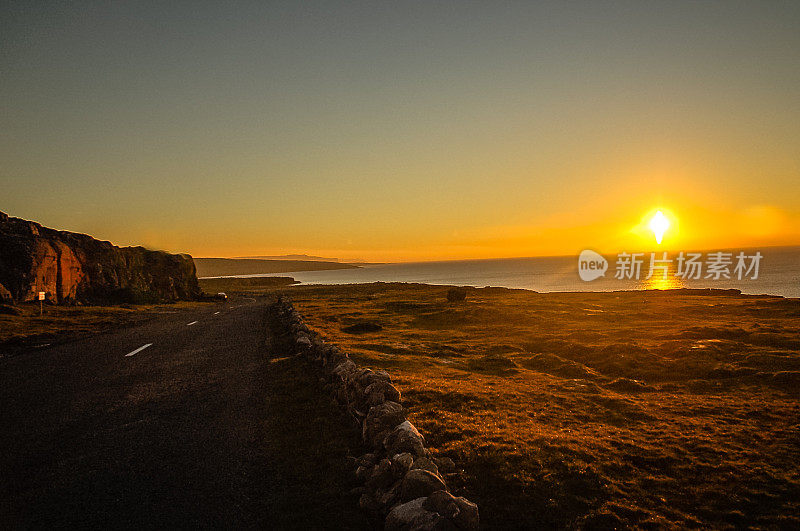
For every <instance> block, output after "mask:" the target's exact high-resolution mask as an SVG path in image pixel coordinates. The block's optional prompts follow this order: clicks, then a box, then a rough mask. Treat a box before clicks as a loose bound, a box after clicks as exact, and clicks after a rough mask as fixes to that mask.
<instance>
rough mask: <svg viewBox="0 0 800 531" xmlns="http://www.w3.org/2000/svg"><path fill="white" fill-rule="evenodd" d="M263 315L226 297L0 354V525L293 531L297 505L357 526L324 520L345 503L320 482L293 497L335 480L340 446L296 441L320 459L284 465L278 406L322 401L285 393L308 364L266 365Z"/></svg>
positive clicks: (305, 406) (313, 407)
mask: <svg viewBox="0 0 800 531" xmlns="http://www.w3.org/2000/svg"><path fill="white" fill-rule="evenodd" d="M263 318H264V303H263V302H256V301H255V300H254V299H249V300H244V299H240V300H233V301H231V302H230V303H229V304H220V305H208V306H203V307H200V308H197V309H185V310H177V311H176V312H175V313H174V314H168V315H167V316H164V317H159V318H158V319H156V320H152V321H150V322H147V323H145V324H142V325H139V326H136V327H131V328H124V329H120V330H117V331H114V332H108V333H103V334H99V335H96V336H93V337H89V338H86V339H83V340H80V341H75V342H71V343H65V344H62V345H56V346H52V347H49V348H45V349H40V350H36V351H31V352H26V353H23V354H19V355H16V356H14V357H11V358H7V359H3V360H0V419H2V431H1V433H0V471H1V472H0V486H1V487H2V490H0V523H2V524H3V525H2V527H4V528H6V527H26V528H28V527H52V526H59V527H64V526H70V527H74V526H80V527H93V528H100V527H103V528H108V527H115V528H120V527H122V528H141V527H145V528H156V527H158V528H163V527H181V528H185V527H198V526H199V527H249V528H258V527H260V528H270V527H275V526H278V527H301V526H302V525H303V524H304V519H303V516H302V513H303V511H306V512H308V513H309V514H310V515H311V516H307V517H306V520H307V521H306V522H305V523H307V524H308V525H317V526H319V525H321V526H323V527H324V526H330V527H336V522H337V521H338V522H340V523H343V522H345V521H347V522H349V523H348V525H349V526H356V527H361V526H363V524H364V522H363V521H362V520H359V518H360V517H359V516H357V515H355V514H352V513H350V512H348V511H349V509H348V508H347V507H343V508H342V510H343V511H345V512H346V514H333V515H328V517H326V516H325V514H324V513H325V512H326V511H335V510H336V509H332V507H334V506H335V507H339V506H342V500H341V499H333V498H335V496H333V497H331V496H328V498H331V499H324V496H325V494H324V492H325V489H324V488H321V489H319V490H320V491H322V492H323V495H322V498H320V497H319V496H316V497H315V498H314V499H312V500H310V501H309V500H306V505H307V506H306V507H305V508H303V507H296V508H295V507H293V506H292V505H293V503H294V500H296V499H298V498H299V499H303V498H304V496H306V490H302V489H306V485H307V484H308V483H309V482H314V481H315V480H316V478H315V477H314V476H315V475H317V473H318V472H321V473H323V474H325V475H326V476H330V477H328V478H326V480H327V481H340V480H341V478H340V477H338V476H341V475H342V474H343V471H342V470H340V469H339V468H337V467H338V466H339V465H338V464H336V463H339V462H340V461H341V462H343V461H344V456H343V455H340V452H342V448H335V453H336V454H337V455H330V456H328V457H327V458H325V459H327V461H326V460H325V459H322V458H321V457H320V456H319V455H317V454H319V453H320V450H319V449H317V448H314V447H306V451H307V452H308V453H310V454H314V455H313V458H315V459H317V460H318V461H319V462H320V465H319V466H321V467H323V469H322V470H321V471H318V470H317V469H315V468H314V467H308V466H306V467H302V466H297V465H296V464H295V463H292V462H291V460H292V459H295V460H297V462H298V463H302V462H303V459H304V456H303V455H302V454H303V452H304V450H303V448H304V447H303V442H302V441H299V442H297V444H296V445H295V443H294V442H293V441H292V440H291V437H292V435H291V433H288V434H287V433H283V432H290V431H291V430H287V429H285V428H283V427H280V426H282V424H281V423H284V424H285V423H286V422H287V420H286V419H285V418H282V417H281V415H289V414H294V413H292V412H291V409H292V408H293V407H294V408H299V411H303V412H304V413H303V414H304V415H305V414H308V412H309V411H310V412H311V413H312V414H319V415H320V419H325V418H327V416H323V415H330V411H319V410H320V409H324V406H321V405H320V404H325V403H326V402H324V401H323V402H318V401H317V394H320V393H319V391H318V390H317V389H315V391H316V392H317V393H316V394H315V395H313V396H312V395H309V396H310V397H311V398H308V397H306V398H302V397H301V398H300V399H299V400H301V401H302V400H305V402H304V403H298V400H295V399H293V398H292V397H291V396H288V395H292V394H293V393H295V391H294V389H304V388H305V387H308V386H309V383H308V382H298V376H297V375H302V374H303V373H304V372H305V369H304V368H302V367H298V366H294V365H292V364H296V363H298V361H296V360H294V361H293V360H289V359H288V358H285V359H284V360H283V362H282V363H283V365H281V363H274V362H275V361H276V360H279V359H280V358H279V357H278V356H277V353H275V352H270V348H269V339H268V338H266V337H265V335H266V332H265V330H266V327H265V326H264V322H263ZM282 367H283V368H282ZM281 371H282V372H281ZM292 371H294V372H292ZM281 379H282V380H281ZM300 379H302V378H300ZM276 381H278V382H282V383H281V384H275V382H276ZM313 382H316V380H315V379H314V380H313ZM300 384H302V385H303V386H305V387H297V386H298V385H300ZM275 385H281V386H282V387H280V389H281V391H280V392H281V395H282V396H281V397H280V400H282V402H276V400H277V399H278V397H277V395H276V394H275V393H271V390H273V389H274V388H275V387H274V386H275ZM320 396H321V395H320ZM325 400H327V399H325ZM270 404H273V406H272V407H271V406H270ZM328 407H330V405H328ZM278 408H279V409H280V411H278V410H277V409H278ZM276 419H277V420H276ZM292 421H294V419H292ZM319 424H320V425H322V424H324V420H320V421H319ZM334 425H338V424H334ZM276 426H277V427H278V428H276ZM312 428H313V427H312ZM276 430H279V431H280V437H279V438H277V440H278V442H277V443H276V442H275V441H276V436H275V434H276V433H277V432H276ZM298 436H299V435H298ZM314 436H315V434H314V433H312V434H311V435H310V436H309V435H308V434H305V435H304V437H305V438H306V439H309V438H311V439H313V437H314ZM287 437H288V438H287ZM286 446H296V448H288V449H287V448H286ZM329 446H331V445H329ZM334 446H335V445H334ZM323 453H324V452H323ZM326 463H329V464H330V463H334V464H330V465H329V467H332V468H333V469H334V470H332V471H331V470H325V469H324V466H326ZM287 468H290V469H291V470H298V471H299V472H297V473H296V474H295V473H291V472H286V471H285V470H286V469H287ZM337 474H338V476H337ZM341 481H343V480H341ZM341 487H342V486H339V487H337V488H338V489H339V490H341ZM315 488H317V486H316V485H312V486H311V487H310V488H309V489H307V490H308V492H314V490H315ZM298 489H301V490H298ZM329 490H331V489H329ZM315 504H316V507H315ZM344 505H353V506H354V502H353V501H347V503H345V504H344ZM315 511H316V513H315ZM293 512H297V513H298V514H293ZM315 514H316V515H315ZM331 516H332V517H333V518H331ZM309 518H310V519H311V520H308V519H309ZM314 518H316V520H314ZM342 518H343V519H344V520H342ZM347 519H349V520H347Z"/></svg>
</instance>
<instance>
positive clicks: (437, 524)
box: [384, 498, 456, 531]
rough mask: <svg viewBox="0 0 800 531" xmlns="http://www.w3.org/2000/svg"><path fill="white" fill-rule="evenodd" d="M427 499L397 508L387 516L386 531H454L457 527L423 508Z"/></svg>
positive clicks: (437, 514) (418, 499) (413, 501)
mask: <svg viewBox="0 0 800 531" xmlns="http://www.w3.org/2000/svg"><path fill="white" fill-rule="evenodd" d="M425 500H426V498H417V499H415V500H410V501H408V502H406V503H403V504H400V505H397V506H395V507H394V508H393V509H392V510H391V511H389V514H388V515H387V516H386V522H385V524H384V529H385V531H433V530H443V531H444V530H453V529H456V528H455V526H454V525H453V524H452V523H451V522H450V521H449V520H447V519H446V518H444V517H443V516H441V515H440V514H439V513H437V512H435V511H429V510H427V509H425V508H424V507H423V505H424V504H425Z"/></svg>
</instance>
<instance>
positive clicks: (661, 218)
mask: <svg viewBox="0 0 800 531" xmlns="http://www.w3.org/2000/svg"><path fill="white" fill-rule="evenodd" d="M649 226H650V230H652V231H653V235H654V236H655V237H656V243H657V244H659V245H661V240H662V239H663V238H664V233H665V232H667V229H669V219H667V216H665V215H664V213H663V212H661V211H660V210H659V211H657V212H656V213H655V214H654V215H653V217H652V218H651V219H650V225H649Z"/></svg>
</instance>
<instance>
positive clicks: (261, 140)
mask: <svg viewBox="0 0 800 531" xmlns="http://www.w3.org/2000/svg"><path fill="white" fill-rule="evenodd" d="M2 11H3V12H2V16H0V45H1V46H2V55H0V70H1V71H2V72H3V75H2V80H0V107H2V116H3V118H2V124H3V125H2V129H1V130H2V136H0V180H2V190H3V193H2V196H0V210H3V211H5V212H7V213H8V214H10V215H12V216H17V217H23V218H27V219H33V220H36V221H39V222H41V223H43V224H45V225H47V226H52V227H55V228H61V229H68V230H73V231H78V232H86V233H89V234H92V235H93V236H95V237H98V238H101V239H108V240H111V241H113V242H114V243H116V244H119V245H139V244H141V245H145V246H149V247H153V248H161V249H167V250H170V251H174V252H188V253H190V254H192V255H194V256H250V255H274V254H288V253H308V254H314V255H322V256H332V257H338V258H341V259H344V260H349V259H363V260H372V261H400V260H435V259H458V258H489V257H513V256H536V255H554V254H573V253H574V254H577V252H579V251H580V250H581V249H583V248H587V247H588V248H593V249H597V250H600V251H606V252H616V251H621V250H636V249H642V248H652V247H653V246H654V241H653V236H652V233H651V232H649V231H647V230H643V228H642V227H644V226H646V219H647V216H648V215H650V214H652V213H653V212H655V210H656V209H662V210H663V211H664V212H665V213H666V214H667V215H668V217H669V218H670V220H671V221H672V226H671V227H670V230H669V231H668V232H667V234H666V235H665V237H664V243H663V246H664V247H665V248H668V249H678V248H680V249H708V248H726V247H747V246H766V245H789V244H800V142H799V141H798V139H800V91H799V90H798V87H800V32H798V31H797V28H798V27H800V4H798V3H789V2H787V3H782V2H769V3H761V2H663V3H662V2H615V3H607V2H586V3H579V2H569V3H563V2H556V3H547V2H543V3H535V4H534V3H531V5H528V4H525V3H494V2H492V3H472V2H466V3H438V2H437V3H428V2H413V3H406V2H397V3H386V4H375V3H358V2H354V3H346V4H339V5H335V4H334V3H330V2H324V3H308V4H306V3H304V4H302V5H301V4H300V3H269V4H268V3H262V2H253V3H237V4H231V5H228V4H224V3H222V4H218V5H210V4H196V5H194V7H193V8H192V9H187V8H186V6H183V7H181V6H180V3H166V4H162V5H150V4H146V3H115V4H112V5H100V4H86V5H83V6H82V5H75V6H71V7H64V6H60V7H55V6H52V5H48V7H42V6H39V7H32V6H30V5H27V4H26V3H19V5H4V6H3V7H2Z"/></svg>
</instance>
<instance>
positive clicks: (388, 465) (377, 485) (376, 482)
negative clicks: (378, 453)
mask: <svg viewBox="0 0 800 531" xmlns="http://www.w3.org/2000/svg"><path fill="white" fill-rule="evenodd" d="M394 481H395V479H394V476H393V475H392V462H391V461H389V460H388V459H381V462H380V463H378V464H377V465H375V466H374V467H373V468H372V473H371V474H370V475H369V479H367V482H366V484H365V485H364V486H365V487H366V488H367V491H373V492H374V491H376V490H378V489H387V488H389V486H390V485H391V484H392V483H393V482H394Z"/></svg>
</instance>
